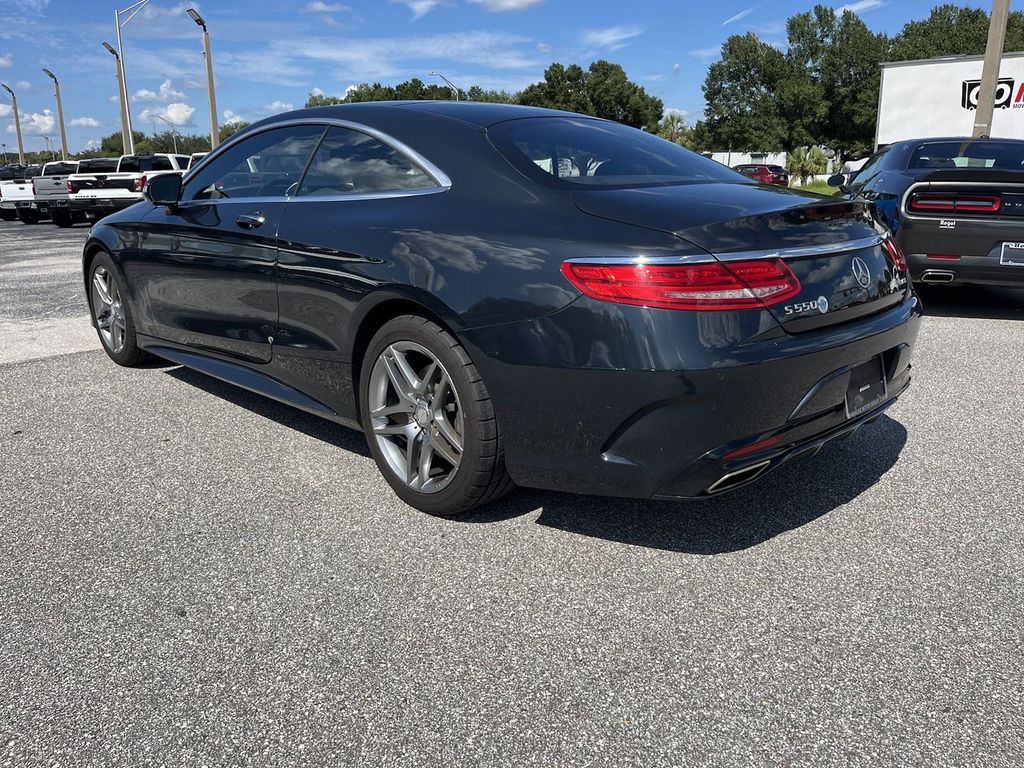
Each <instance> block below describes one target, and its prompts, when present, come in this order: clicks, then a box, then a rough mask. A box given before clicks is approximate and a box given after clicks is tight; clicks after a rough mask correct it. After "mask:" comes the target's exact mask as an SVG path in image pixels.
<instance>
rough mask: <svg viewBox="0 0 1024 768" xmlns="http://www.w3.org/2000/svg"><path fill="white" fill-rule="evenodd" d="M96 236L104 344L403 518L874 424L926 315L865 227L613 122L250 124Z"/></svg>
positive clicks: (739, 481) (675, 482)
mask: <svg viewBox="0 0 1024 768" xmlns="http://www.w3.org/2000/svg"><path fill="white" fill-rule="evenodd" d="M146 195H147V200H146V201H144V202H141V203H139V204H137V205H135V206H133V207H131V208H129V209H126V210H124V211H121V212H119V213H116V214H114V215H112V216H109V217H107V218H105V219H103V220H102V221H101V222H99V223H98V224H96V225H95V226H94V227H93V228H92V230H91V232H90V234H89V238H88V242H87V243H86V246H85V251H84V260H83V266H84V275H85V286H86V290H87V293H88V296H89V302H90V306H91V309H92V317H93V320H94V323H95V325H96V328H97V331H98V333H99V337H100V340H101V342H102V345H103V347H104V349H105V350H106V351H107V353H108V354H109V355H110V357H111V358H112V359H113V360H114V361H115V362H117V363H119V364H121V365H133V364H136V363H139V362H140V361H142V360H143V359H144V358H145V357H147V356H148V355H156V356H158V357H160V358H163V359H166V360H169V361H172V362H174V363H180V364H182V365H185V366H189V367H192V368H195V369H197V370H199V371H202V372H205V373H207V374H209V375H211V376H215V377H218V378H220V379H223V380H226V381H228V382H232V383H234V384H237V385H239V386H241V387H245V388H247V389H250V390H252V391H255V392H258V393H261V394H264V395H266V396H268V397H272V398H275V399H277V400H280V401H283V402H285V403H289V404H291V405H293V406H296V407H298V408H302V409H304V410H306V411H310V412H312V413H315V414H319V415H322V416H324V417H325V418H328V419H331V420H333V421H336V422H338V423H341V424H344V425H347V426H350V427H353V428H357V429H361V430H362V431H364V432H365V434H366V436H367V439H368V442H369V446H370V449H371V451H372V454H373V456H374V458H375V459H376V461H377V464H378V465H379V467H380V470H381V472H382V473H383V475H384V477H385V478H386V479H387V481H388V483H390V485H391V486H392V487H393V488H394V489H395V491H396V493H397V494H398V495H399V496H400V497H401V498H402V499H404V500H405V501H406V502H408V503H409V504H411V505H412V506H414V507H417V508H418V509H421V510H423V511H426V512H430V513H434V514H454V513H457V512H460V511H463V510H466V509H469V508H472V507H474V506H478V505H480V504H483V503H486V502H487V501H489V500H491V499H494V498H496V497H497V496H499V495H500V494H501V493H503V492H505V491H506V490H508V489H510V488H511V487H512V486H513V485H514V484H520V485H524V486H531V487H535V488H549V489H558V490H567V491H575V492H581V493H593V494H606V495H618V496H634V497H643V498H665V499H672V498H693V497H702V496H708V495H711V494H716V493H720V492H724V491H727V490H730V489H733V488H736V487H739V486H741V485H744V484H746V483H749V482H751V481H753V480H754V479H755V478H757V477H759V476H761V475H763V474H764V473H765V472H767V471H769V470H770V469H772V468H773V467H775V466H777V465H779V464H781V463H782V462H785V461H787V460H788V459H790V458H792V457H794V456H796V455H799V454H803V453H807V452H813V451H817V450H818V449H819V448H821V446H822V445H824V444H825V443H826V442H828V441H829V440H832V439H833V438H836V437H840V436H843V435H847V434H849V433H850V432H851V431H853V430H855V429H857V428H859V427H860V426H862V425H863V424H866V423H868V422H871V421H873V420H874V419H876V418H878V416H879V415H881V413H882V412H883V411H884V410H885V409H886V408H887V407H889V406H890V405H891V404H892V403H893V401H894V400H895V399H896V397H897V396H898V395H900V394H901V393H902V392H903V391H904V389H906V387H907V386H908V385H909V383H910V357H911V351H912V347H913V344H914V340H915V337H916V334H917V331H918V326H919V321H920V313H921V312H920V307H919V304H918V301H917V298H916V297H915V295H914V292H913V290H912V288H911V285H910V281H909V280H908V279H907V267H906V263H905V261H904V259H903V255H902V253H901V252H900V250H899V248H898V247H897V246H896V244H895V243H894V241H893V240H892V238H891V236H890V234H889V232H888V230H887V229H886V228H885V226H883V225H882V224H880V222H879V221H878V220H876V218H875V217H874V214H873V212H872V209H871V207H870V205H868V204H865V203H862V202H855V201H844V200H839V199H835V198H827V197H821V196H818V195H812V194H807V193H800V192H795V191H792V190H789V189H782V188H779V187H766V186H759V185H757V184H755V183H753V182H752V181H751V180H749V179H747V178H745V177H743V176H741V175H740V174H738V173H736V172H734V171H732V170H730V169H728V168H726V167H724V166H722V165H719V164H718V163H715V162H714V161H712V160H707V159H705V158H703V157H700V156H698V155H695V154H693V153H691V152H688V151H686V150H684V149H682V148H680V147H678V146H676V145H675V144H672V143H670V142H668V141H664V140H662V139H659V138H657V137H654V136H651V135H649V134H647V133H644V132H641V131H637V130H634V129H632V128H627V127H624V126H622V125H619V124H617V123H612V122H607V121H604V120H598V119H594V118H589V117H584V116H581V115H575V114H571V113H565V112H555V111H548V110H541V109H533V108H526V107H514V106H507V105H494V104H474V103H465V102H463V103H450V102H409V103H376V104H356V105H345V106H338V107H324V108H319V109H310V110H302V111H296V112H291V113H288V114H285V115H280V116H277V117H274V118H270V119H268V120H265V121H263V122H261V123H257V124H255V125H253V126H251V127H250V128H248V129H247V130H245V131H244V132H242V133H240V134H237V135H236V136H235V137H233V138H232V139H231V140H229V141H228V142H227V143H225V144H223V145H221V146H220V147H218V148H217V150H216V151H215V152H213V153H211V154H210V155H209V156H208V157H207V158H206V159H205V160H204V161H203V162H202V163H201V164H200V165H199V166H197V167H196V168H194V169H193V170H192V171H190V172H189V173H188V174H187V175H186V176H185V177H184V179H181V178H179V177H177V176H161V177H157V178H155V179H153V180H152V181H151V182H150V184H149V186H148V190H147V193H146Z"/></svg>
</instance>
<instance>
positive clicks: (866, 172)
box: [850, 152, 886, 192]
mask: <svg viewBox="0 0 1024 768" xmlns="http://www.w3.org/2000/svg"><path fill="white" fill-rule="evenodd" d="M885 154H886V153H885V152H879V153H878V154H876V155H874V156H873V157H872V158H871V159H870V160H868V161H867V162H866V163H864V167H863V168H861V169H860V171H858V172H857V176H856V178H854V180H853V183H852V184H850V189H851V191H854V192H857V191H860V190H861V189H863V188H864V185H865V184H867V183H868V182H870V181H871V180H872V179H873V178H875V176H877V175H878V174H879V173H881V172H882V168H883V166H884V165H885V164H884V163H883V162H882V160H883V159H884V158H885Z"/></svg>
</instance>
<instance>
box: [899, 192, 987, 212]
mask: <svg viewBox="0 0 1024 768" xmlns="http://www.w3.org/2000/svg"><path fill="white" fill-rule="evenodd" d="M1001 202H1002V201H1001V200H1000V199H999V195H965V194H960V193H957V192H952V193H939V192H924V193H918V194H915V195H911V197H910V210H912V211H920V212H922V213H942V212H951V211H962V212H964V213H994V212H996V211H998V210H999V207H1000V204H1001Z"/></svg>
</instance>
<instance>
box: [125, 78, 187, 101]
mask: <svg viewBox="0 0 1024 768" xmlns="http://www.w3.org/2000/svg"><path fill="white" fill-rule="evenodd" d="M184 98H185V94H184V93H182V92H181V91H179V90H176V89H175V88H174V86H173V85H172V84H171V81H170V80H164V81H163V82H162V83H160V90H159V91H150V90H148V89H146V88H141V89H139V90H138V91H136V92H135V95H134V96H132V101H157V102H165V103H166V102H169V101H181V100H182V99H184Z"/></svg>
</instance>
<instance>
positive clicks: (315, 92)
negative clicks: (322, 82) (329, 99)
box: [309, 88, 326, 96]
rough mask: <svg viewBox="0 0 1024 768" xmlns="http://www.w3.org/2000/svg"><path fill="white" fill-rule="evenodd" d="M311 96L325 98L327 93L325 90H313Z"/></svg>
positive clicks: (310, 92)
mask: <svg viewBox="0 0 1024 768" xmlns="http://www.w3.org/2000/svg"><path fill="white" fill-rule="evenodd" d="M309 95H310V96H324V95H326V92H325V91H324V89H323V88H312V89H310V91H309Z"/></svg>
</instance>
